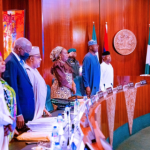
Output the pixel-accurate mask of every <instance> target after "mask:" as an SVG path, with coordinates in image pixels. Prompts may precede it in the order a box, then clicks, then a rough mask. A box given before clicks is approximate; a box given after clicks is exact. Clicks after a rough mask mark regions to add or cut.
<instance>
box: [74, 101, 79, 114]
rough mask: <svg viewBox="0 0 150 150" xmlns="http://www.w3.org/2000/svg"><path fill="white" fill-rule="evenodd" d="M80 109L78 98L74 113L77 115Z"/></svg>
mask: <svg viewBox="0 0 150 150" xmlns="http://www.w3.org/2000/svg"><path fill="white" fill-rule="evenodd" d="M78 111H79V102H78V100H77V99H76V100H75V102H74V115H77V114H78Z"/></svg>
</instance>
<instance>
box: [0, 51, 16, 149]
mask: <svg viewBox="0 0 150 150" xmlns="http://www.w3.org/2000/svg"><path fill="white" fill-rule="evenodd" d="M4 71H5V62H4V61H3V58H2V55H1V53H0V105H1V108H0V149H5V150H7V149H8V144H9V141H10V140H11V139H12V138H13V135H14V131H15V133H17V131H16V130H15V127H16V123H15V118H16V111H17V110H16V95H15V92H14V90H13V89H12V88H11V87H10V86H9V85H8V84H7V82H6V81H4V80H3V79H2V77H1V74H2V73H3V72H4ZM17 134H18V133H17ZM7 135H9V136H8V137H7Z"/></svg>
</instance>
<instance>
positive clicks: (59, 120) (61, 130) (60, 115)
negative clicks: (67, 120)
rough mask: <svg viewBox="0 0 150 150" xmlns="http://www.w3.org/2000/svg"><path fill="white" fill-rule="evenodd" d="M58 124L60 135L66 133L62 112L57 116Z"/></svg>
mask: <svg viewBox="0 0 150 150" xmlns="http://www.w3.org/2000/svg"><path fill="white" fill-rule="evenodd" d="M57 124H58V128H59V129H58V133H59V135H60V136H61V135H63V134H64V130H63V117H62V114H58V117H57Z"/></svg>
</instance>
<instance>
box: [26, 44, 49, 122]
mask: <svg viewBox="0 0 150 150" xmlns="http://www.w3.org/2000/svg"><path fill="white" fill-rule="evenodd" d="M41 61H42V59H41V55H40V50H39V47H37V46H33V47H32V50H31V52H30V53H29V57H28V59H27V60H26V65H25V68H26V71H27V73H28V76H29V79H30V81H31V84H32V86H33V91H34V97H35V112H34V118H33V120H34V119H38V118H40V117H41V116H42V114H43V111H44V112H45V113H46V114H47V115H48V116H51V114H50V113H49V112H48V111H47V110H46V109H45V102H46V96H47V86H46V83H45V80H44V79H43V77H42V76H41V75H40V73H39V72H38V70H37V68H39V67H40V64H41Z"/></svg>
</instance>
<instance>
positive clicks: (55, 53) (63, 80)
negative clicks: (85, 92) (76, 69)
mask: <svg viewBox="0 0 150 150" xmlns="http://www.w3.org/2000/svg"><path fill="white" fill-rule="evenodd" d="M50 58H51V60H52V61H53V62H54V64H53V66H52V68H51V73H52V74H53V75H54V76H55V80H54V82H53V85H52V87H51V98H61V99H68V98H69V97H71V92H73V94H75V93H76V86H75V83H74V81H73V77H72V68H71V67H70V66H69V64H67V60H68V52H67V50H66V49H65V48H63V47H61V46H57V47H56V48H54V49H53V50H52V52H51V54H50Z"/></svg>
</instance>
